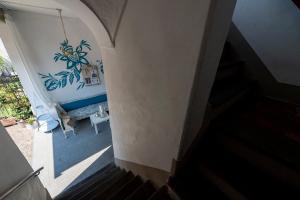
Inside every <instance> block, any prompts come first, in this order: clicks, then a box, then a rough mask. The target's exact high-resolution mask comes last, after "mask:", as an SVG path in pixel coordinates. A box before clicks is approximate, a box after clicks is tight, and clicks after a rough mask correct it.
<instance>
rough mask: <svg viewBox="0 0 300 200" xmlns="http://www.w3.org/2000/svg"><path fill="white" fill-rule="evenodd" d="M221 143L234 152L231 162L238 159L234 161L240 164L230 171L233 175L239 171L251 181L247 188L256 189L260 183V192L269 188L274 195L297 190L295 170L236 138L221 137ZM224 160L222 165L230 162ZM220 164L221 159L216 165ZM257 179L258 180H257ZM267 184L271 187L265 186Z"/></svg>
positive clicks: (298, 180) (297, 174)
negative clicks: (261, 189) (262, 188)
mask: <svg viewBox="0 0 300 200" xmlns="http://www.w3.org/2000/svg"><path fill="white" fill-rule="evenodd" d="M222 143H223V144H224V148H226V150H225V151H227V150H229V151H230V153H231V154H234V157H233V158H234V159H232V162H233V161H238V163H237V162H236V163H237V164H240V165H241V166H242V167H239V168H236V171H234V172H233V171H232V173H235V175H234V176H238V175H237V173H240V175H239V177H242V176H244V177H246V178H248V179H249V180H250V181H249V182H248V183H249V184H250V183H252V185H251V187H249V188H252V189H254V188H256V189H257V187H258V185H261V187H264V190H263V191H260V193H262V192H266V191H268V190H269V192H270V193H271V192H272V193H273V194H274V195H275V194H276V196H278V195H282V193H281V192H282V191H284V190H287V191H288V192H289V193H293V192H295V191H296V190H299V186H300V174H299V173H298V172H297V171H294V170H292V169H290V168H288V167H286V166H285V165H283V164H281V163H280V162H277V161H276V160H273V159H272V158H270V157H268V156H266V155H264V154H261V153H259V152H257V151H255V150H253V149H251V148H249V147H247V146H245V145H244V144H243V143H240V142H239V141H238V140H236V139H233V138H227V137H226V138H225V139H222ZM225 151H223V152H225ZM225 161H227V163H223V167H224V166H226V165H229V164H231V163H228V160H223V162H225ZM220 164H221V161H220V162H219V164H218V165H220ZM231 167H232V166H231ZM234 167H235V166H234ZM227 169H229V168H227ZM243 169H246V171H244V173H242V172H241V171H242V170H243ZM247 173H250V174H251V176H247ZM263 177H265V178H263ZM246 178H245V179H246ZM257 180H259V182H258V181H257ZM244 181H245V180H244ZM239 186H242V185H239ZM267 186H272V187H268V188H267ZM276 188H277V189H276ZM267 189H268V190H267ZM258 190H259V189H258ZM299 191H300V190H299ZM268 195H269V194H268Z"/></svg>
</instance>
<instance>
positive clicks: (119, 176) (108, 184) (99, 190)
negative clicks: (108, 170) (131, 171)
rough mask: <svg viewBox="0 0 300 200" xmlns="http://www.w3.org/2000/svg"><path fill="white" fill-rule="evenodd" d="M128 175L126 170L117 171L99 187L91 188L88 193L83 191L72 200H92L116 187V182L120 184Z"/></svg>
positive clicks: (100, 183)
mask: <svg viewBox="0 0 300 200" xmlns="http://www.w3.org/2000/svg"><path fill="white" fill-rule="evenodd" d="M126 175H127V173H126V171H125V170H120V171H117V172H116V173H114V174H112V175H111V176H109V177H108V178H107V179H105V180H103V181H101V182H99V183H98V184H97V185H95V186H94V187H93V188H90V189H89V190H88V191H83V192H82V193H81V194H80V195H77V196H76V197H75V198H72V200H73V199H74V200H87V199H91V198H92V197H93V196H95V195H96V194H98V193H102V192H103V191H105V190H106V189H107V188H109V187H111V186H112V185H114V184H115V183H116V182H118V181H119V180H120V179H122V178H123V177H124V176H126Z"/></svg>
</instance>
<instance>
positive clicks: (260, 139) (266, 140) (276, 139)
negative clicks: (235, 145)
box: [233, 122, 300, 171]
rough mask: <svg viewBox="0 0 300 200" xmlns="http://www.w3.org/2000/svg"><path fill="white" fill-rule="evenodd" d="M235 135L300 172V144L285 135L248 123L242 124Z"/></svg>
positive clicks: (234, 132)
mask: <svg viewBox="0 0 300 200" xmlns="http://www.w3.org/2000/svg"><path fill="white" fill-rule="evenodd" d="M253 123H255V122H253ZM233 134H234V135H235V137H237V138H239V139H240V140H242V141H244V142H245V143H247V144H248V145H250V146H252V147H253V148H256V149H258V150H260V151H261V152H264V153H266V154H267V155H269V156H271V157H272V158H274V159H277V160H280V161H282V162H284V163H285V164H287V165H288V166H290V167H292V168H294V169H295V170H298V171H299V169H300V156H299V155H300V144H299V143H298V142H296V141H293V140H291V139H290V138H288V137H286V136H285V135H284V134H282V135H280V134H277V133H273V132H272V131H271V130H267V129H261V128H257V127H254V126H253V125H250V124H246V123H243V124H241V125H240V126H239V128H238V129H237V130H236V131H233Z"/></svg>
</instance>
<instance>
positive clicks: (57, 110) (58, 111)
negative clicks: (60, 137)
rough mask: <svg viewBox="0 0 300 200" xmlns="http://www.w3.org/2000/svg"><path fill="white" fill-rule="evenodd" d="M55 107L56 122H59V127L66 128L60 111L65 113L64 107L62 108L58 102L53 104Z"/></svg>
mask: <svg viewBox="0 0 300 200" xmlns="http://www.w3.org/2000/svg"><path fill="white" fill-rule="evenodd" d="M55 109H56V113H57V116H58V122H59V124H60V126H61V128H62V129H63V130H66V127H65V125H64V122H63V119H62V113H63V114H65V113H67V112H66V111H64V109H62V108H61V107H60V106H59V105H58V104H57V105H55Z"/></svg>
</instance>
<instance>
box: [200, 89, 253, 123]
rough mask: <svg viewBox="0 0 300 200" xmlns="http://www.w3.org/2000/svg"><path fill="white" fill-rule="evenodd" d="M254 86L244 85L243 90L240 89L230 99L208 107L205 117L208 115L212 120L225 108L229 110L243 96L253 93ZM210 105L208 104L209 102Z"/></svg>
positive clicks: (249, 95) (247, 96)
mask: <svg viewBox="0 0 300 200" xmlns="http://www.w3.org/2000/svg"><path fill="white" fill-rule="evenodd" d="M254 89H255V88H254V87H253V86H249V87H246V88H245V89H244V90H241V91H240V92H238V93H237V94H235V95H234V96H232V97H231V98H230V99H228V100H227V101H226V102H224V103H223V104H221V105H218V106H214V107H212V106H211V108H210V110H209V112H208V113H207V114H206V116H207V117H209V119H210V120H214V119H216V118H218V117H219V116H220V115H222V114H223V113H225V112H226V111H227V110H230V109H231V108H232V107H234V106H235V105H237V103H238V102H241V101H242V100H244V99H245V98H249V97H251V96H252V95H253V93H254ZM209 105H210V104H209Z"/></svg>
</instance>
